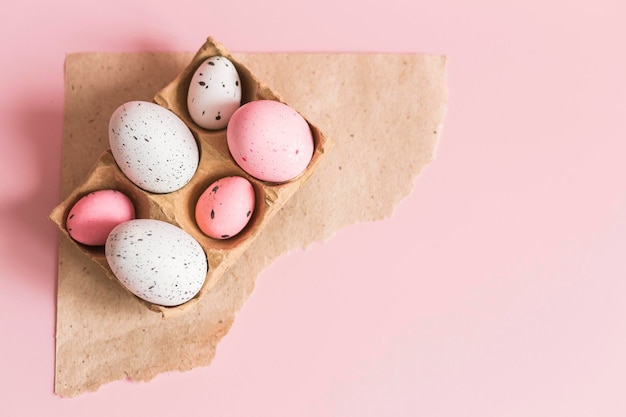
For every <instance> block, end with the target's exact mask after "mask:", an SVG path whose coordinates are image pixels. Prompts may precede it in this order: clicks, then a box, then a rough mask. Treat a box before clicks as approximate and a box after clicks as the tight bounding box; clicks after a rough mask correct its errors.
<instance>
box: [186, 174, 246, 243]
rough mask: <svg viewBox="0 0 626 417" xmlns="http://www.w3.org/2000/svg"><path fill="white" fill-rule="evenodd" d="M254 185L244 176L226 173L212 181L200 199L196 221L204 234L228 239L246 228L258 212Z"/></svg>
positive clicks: (197, 204) (197, 205)
mask: <svg viewBox="0 0 626 417" xmlns="http://www.w3.org/2000/svg"><path fill="white" fill-rule="evenodd" d="M254 201H255V197H254V188H253V187H252V184H250V181H248V180H247V179H245V178H243V177H238V176H233V177H224V178H220V179H219V180H217V181H215V182H214V183H212V184H211V185H210V186H209V187H208V188H207V189H206V190H205V191H204V192H203V193H202V195H201V196H200V198H199V199H198V202H197V203H196V223H198V227H200V230H202V232H203V233H204V234H206V235H207V236H209V237H212V238H215V239H228V238H230V237H233V236H235V235H236V234H238V233H239V232H241V231H242V230H243V228H244V227H246V225H247V224H248V222H249V221H250V217H251V216H252V213H253V212H254Z"/></svg>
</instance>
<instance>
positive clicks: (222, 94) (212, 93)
mask: <svg viewBox="0 0 626 417" xmlns="http://www.w3.org/2000/svg"><path fill="white" fill-rule="evenodd" d="M241 91H242V90H241V80H240V79H239V73H238V72H237V69H236V68H235V65H233V63H232V62H231V61H230V60H229V59H228V58H226V57H223V56H213V57H211V58H208V59H207V60H205V61H204V62H203V63H202V64H200V66H199V67H198V69H196V72H195V73H194V75H193V77H192V78H191V82H190V83H189V91H188V94H187V109H188V110H189V115H190V116H191V119H192V120H193V121H194V122H195V123H196V124H197V125H198V126H200V127H203V128H205V129H209V130H218V129H223V128H225V127H226V126H227V125H228V121H229V120H230V116H232V115H233V113H234V112H235V110H237V108H239V106H240V105H241V94H242V93H241Z"/></svg>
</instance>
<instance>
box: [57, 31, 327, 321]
mask: <svg viewBox="0 0 626 417" xmlns="http://www.w3.org/2000/svg"><path fill="white" fill-rule="evenodd" d="M217 55H219V56H223V57H226V58H228V59H229V60H230V61H231V62H232V63H233V65H235V67H236V68H237V72H238V74H239V77H240V79H241V85H242V87H243V94H242V96H243V97H242V104H245V103H247V102H250V101H254V100H275V101H282V102H284V100H282V99H281V98H280V96H279V95H278V94H277V93H275V92H274V91H272V90H271V89H270V88H269V87H268V86H267V85H265V84H264V83H263V82H262V81H261V80H259V79H258V78H257V77H255V76H254V74H252V73H251V72H250V70H249V69H248V68H247V67H246V66H245V65H243V64H242V63H240V62H238V61H237V60H236V59H235V58H234V57H233V56H232V55H231V54H230V53H229V52H228V51H227V50H226V49H225V48H224V47H223V46H222V45H221V44H219V43H218V42H216V41H215V40H214V39H212V38H209V39H208V40H207V42H205V44H204V45H202V47H201V48H200V49H199V50H198V52H197V53H196V54H195V56H194V57H193V59H191V61H190V62H189V64H188V65H187V66H186V67H185V69H184V70H183V71H182V72H180V74H179V75H178V76H177V77H176V78H175V79H174V80H173V81H172V82H170V83H169V84H168V85H167V86H166V87H165V88H163V89H162V90H160V91H159V92H158V93H157V94H156V96H155V97H154V100H153V101H154V102H156V103H157V104H159V105H161V106H162V107H164V108H167V109H169V110H171V111H172V112H173V113H174V114H176V115H177V116H178V117H179V118H180V119H181V120H182V121H183V122H184V123H185V124H186V125H187V126H188V127H189V129H190V130H191V131H192V133H193V135H194V137H195V138H196V140H197V142H198V148H199V150H200V162H199V166H198V169H197V171H196V172H195V174H194V176H193V178H191V181H189V183H187V184H186V185H185V186H184V187H182V188H181V189H180V190H177V191H174V192H170V193H165V194H154V193H150V192H147V191H144V190H142V189H140V188H139V187H137V186H135V185H134V184H133V183H132V182H131V181H130V180H129V179H128V178H127V177H126V176H125V175H124V173H122V171H121V170H120V169H119V167H118V166H117V164H116V162H115V159H114V158H113V154H112V153H111V151H110V150H106V151H105V152H104V154H103V155H102V156H101V157H100V159H99V160H98V161H97V163H96V165H95V167H94V168H93V169H92V170H91V172H90V174H89V175H88V176H87V178H86V179H85V180H84V181H83V182H82V183H81V184H80V185H79V186H78V187H77V188H75V189H74V190H73V191H72V192H71V193H70V195H69V196H68V197H67V198H65V200H63V202H62V203H61V204H59V205H58V206H57V207H56V208H55V209H54V210H53V211H52V213H51V215H50V218H51V219H52V220H53V221H54V222H55V223H56V224H57V225H58V227H59V228H60V230H61V231H62V233H63V234H64V235H66V237H67V238H70V237H69V233H68V231H67V229H66V226H65V222H66V219H67V216H68V214H69V212H70V210H71V209H72V207H73V206H74V204H76V202H77V201H78V200H79V199H80V198H82V197H83V196H85V195H87V194H89V193H91V192H94V191H98V190H103V189H115V190H118V191H122V192H123V193H124V194H125V195H127V196H128V197H129V198H130V199H131V200H132V201H133V205H134V207H135V211H136V217H137V218H150V219H156V220H163V221H166V222H168V223H171V224H174V225H176V226H178V227H180V228H181V229H183V230H184V231H186V232H187V233H189V234H190V235H191V236H192V237H193V238H194V239H195V240H196V241H198V242H199V243H200V246H202V249H203V250H204V253H205V254H206V256H207V260H208V263H209V270H208V273H207V276H206V280H205V282H204V285H203V286H202V288H201V289H200V291H199V293H198V294H196V295H195V297H193V298H192V299H191V300H189V301H188V302H186V303H184V304H182V305H178V306H175V307H164V306H161V305H156V304H151V303H149V302H147V301H145V300H142V299H140V298H139V297H137V299H138V300H139V301H140V302H142V303H143V304H145V305H146V307H147V308H149V309H151V310H154V311H157V312H160V313H161V314H162V315H163V316H164V317H172V316H173V315H177V314H183V313H185V312H187V311H189V310H190V309H191V308H193V307H194V306H195V305H196V304H197V302H198V301H199V300H200V299H201V298H202V297H203V296H204V295H205V294H206V293H207V292H208V291H210V290H211V288H213V286H214V285H215V284H216V283H217V282H218V281H219V279H220V278H221V276H222V275H223V274H224V272H225V271H227V270H228V269H229V268H230V266H231V265H232V264H233V263H234V262H236V261H237V259H238V258H239V256H241V254H242V253H243V252H245V250H246V249H247V248H248V246H249V245H250V244H251V243H252V242H253V241H254V239H256V238H257V236H258V235H259V234H260V233H261V232H262V231H263V229H264V228H265V226H266V225H267V223H268V222H269V221H270V220H271V219H272V217H273V216H274V215H275V214H276V213H277V212H278V211H279V210H280V209H281V208H282V207H283V205H284V204H285V203H286V202H287V201H289V199H290V198H291V197H292V196H293V195H294V194H295V193H296V192H297V191H298V190H299V189H300V188H301V187H302V186H303V185H304V184H305V183H306V181H308V179H309V178H310V177H311V175H312V174H313V172H314V171H315V169H316V168H317V166H318V165H319V164H320V162H321V160H322V158H323V157H324V156H325V153H326V152H328V150H329V149H330V148H332V142H331V141H330V140H329V139H328V138H326V136H325V135H324V134H323V133H322V132H321V131H320V129H319V128H318V127H317V126H315V125H311V124H309V126H310V129H311V132H312V135H313V140H314V143H315V148H314V150H313V155H312V158H311V161H310V162H309V164H308V166H307V167H306V169H305V170H304V172H302V173H301V174H300V175H298V177H297V178H294V179H293V180H291V181H287V182H283V183H280V184H276V183H269V182H266V181H261V180H258V179H256V178H254V177H252V176H250V175H248V174H247V173H246V172H245V171H244V170H242V169H241V168H240V167H239V166H238V165H237V163H236V162H235V161H234V160H233V158H232V157H231V155H230V152H229V150H228V146H227V143H226V129H220V130H213V131H210V130H206V129H203V128H201V127H199V126H198V125H196V124H195V123H194V122H193V120H192V119H191V117H190V116H189V112H188V111H187V91H188V90H189V83H190V80H191V77H192V76H193V74H194V73H195V71H196V69H197V68H198V67H199V66H200V65H201V64H202V63H203V62H204V61H205V60H206V59H207V58H210V57H212V56H217ZM121 104H123V102H121V103H119V104H118V105H121ZM286 104H288V103H286ZM231 175H236V176H240V177H244V178H247V179H248V181H250V183H251V184H252V187H253V188H254V192H255V195H256V198H255V199H256V205H255V209H254V214H253V215H252V217H251V219H250V222H249V224H248V225H247V226H246V227H245V228H244V230H242V231H241V232H240V233H239V234H237V235H236V236H234V237H232V238H230V239H224V240H218V239H212V238H210V237H208V236H207V235H205V234H204V233H203V232H202V231H201V230H200V228H199V227H198V225H197V223H196V221H195V216H194V208H195V205H196V202H197V201H198V198H199V197H200V194H202V193H203V192H204V191H205V190H206V189H207V187H208V186H209V185H210V184H212V183H213V182H214V181H216V180H218V179H219V178H222V177H225V176H231ZM70 239H71V238H70ZM72 242H74V243H75V244H76V245H77V246H78V248H79V249H80V250H81V251H82V252H84V253H85V255H86V256H87V257H89V258H91V259H92V260H93V261H94V262H96V263H97V264H98V265H100V266H101V267H102V268H103V269H104V271H105V273H106V274H107V275H108V276H109V277H110V278H111V279H114V280H116V279H117V278H116V277H115V275H114V274H113V271H112V270H111V268H110V266H109V264H108V262H107V260H106V257H105V252H104V246H88V245H83V244H80V243H78V242H75V241H73V240H72ZM129 294H132V293H131V292H130V291H129ZM133 297H134V295H133Z"/></svg>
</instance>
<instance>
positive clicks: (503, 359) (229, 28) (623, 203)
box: [0, 0, 626, 417]
mask: <svg viewBox="0 0 626 417" xmlns="http://www.w3.org/2000/svg"><path fill="white" fill-rule="evenodd" d="M409 4H410V5H409ZM3 9H4V10H3V12H2V14H1V17H0V35H1V36H0V42H1V44H2V53H3V61H2V62H3V63H2V65H1V66H0V80H1V81H0V83H1V89H0V91H2V96H3V97H2V100H0V141H1V144H2V152H0V166H1V167H2V175H0V181H1V183H2V185H1V187H0V190H1V193H0V199H1V200H0V201H1V208H2V216H0V225H1V226H0V227H1V229H0V230H1V231H2V233H1V234H0V236H1V237H0V251H1V252H0V306H2V307H0V308H1V309H2V310H1V313H2V314H0V334H2V343H0V371H1V372H0V399H1V401H0V415H24V416H31V415H54V416H86V415H89V416H110V415H128V414H130V412H131V411H132V412H134V413H142V414H145V415H148V414H150V415H155V416H161V415H172V414H174V413H179V412H186V413H192V412H198V411H200V412H202V413H203V415H216V416H251V415H257V416H266V415H271V416H380V415H386V416H416V415H424V416H481V417H484V416H509V417H510V416H569V417H571V416H624V415H626V396H625V395H624V388H625V387H626V353H625V352H626V280H625V279H624V278H625V277H626V256H625V255H626V181H625V180H626V164H624V162H623V157H624V154H626V145H625V144H624V139H625V138H626V127H625V123H624V115H623V113H624V110H625V109H626V79H625V74H626V56H625V53H626V48H625V47H624V39H625V38H626V30H625V29H624V26H623V20H624V19H623V18H624V16H625V15H626V3H624V2H623V1H621V0H614V1H610V0H599V1H595V2H583V1H578V2H557V1H511V2H495V1H468V2H460V1H458V2H455V1H452V0H448V1H440V2H428V3H426V2H421V3H420V2H412V3H409V2H407V1H404V2H403V1H399V0H389V1H386V2H376V3H372V2H357V1H351V2H345V3H341V2H336V1H332V2H331V1H327V0H318V1H315V2H306V3H304V4H303V3H302V2H293V1H287V0H268V1H265V2H253V1H240V2H237V3H229V2H222V3H216V2H197V1H190V0H178V1H176V2H161V1H152V2H143V3H139V2H133V1H127V0H124V1H118V0H115V1H107V2H99V3H95V2H79V1H63V0H60V1H56V2H44V1H38V2H34V1H22V2H12V3H11V6H10V8H9V7H8V6H5V7H4V8H3ZM207 35H212V36H214V37H215V38H217V39H219V40H220V41H221V42H222V43H224V44H225V45H226V46H227V47H228V48H229V49H230V50H232V51H234V52H247V51H249V52H254V51H262V52H266V51H267V52H271V51H337V52H342V51H366V52H368V51H369V52H432V53H437V54H446V55H447V56H448V57H449V61H448V65H449V67H448V79H449V86H450V102H449V112H448V115H447V118H446V123H445V127H444V133H443V137H442V142H441V145H440V147H439V150H438V158H437V162H436V163H435V164H433V165H431V166H430V167H429V168H428V169H427V170H426V171H425V172H424V174H423V175H422V176H421V177H420V178H419V180H418V181H417V183H416V187H415V190H414V192H413V193H412V194H411V195H410V196H409V197H408V198H407V199H406V200H404V201H403V203H402V204H401V205H400V206H399V208H398V209H397V211H396V212H395V213H394V215H393V217H391V218H390V219H388V220H385V221H382V222H378V223H372V224H362V225H358V226H355V227H351V228H349V229H346V230H343V231H341V232H340V233H339V234H338V235H337V236H336V237H335V238H334V239H332V240H331V241H329V242H327V243H324V244H316V245H314V246H313V247H312V248H310V249H309V250H306V251H296V252H294V253H292V254H290V255H289V256H286V257H283V258H281V259H280V260H278V261H277V262H276V263H275V264H274V265H273V266H272V267H270V268H269V269H267V270H266V271H265V272H263V273H262V274H261V276H260V277H259V279H258V281H257V287H256V289H255V292H254V294H253V295H252V297H251V299H250V301H249V302H248V303H247V304H246V306H245V307H244V309H243V310H242V311H241V313H240V314H239V316H238V319H237V321H236V323H235V325H234V326H233V328H232V330H231V332H230V333H229V334H228V335H227V336H226V337H225V338H224V340H223V341H222V342H221V344H220V345H219V347H218V353H217V356H216V358H215V360H214V361H213V363H212V365H211V366H210V367H208V368H199V369H196V370H193V371H190V372H185V373H171V374H165V375H161V376H159V377H157V378H156V379H155V380H153V381H152V382H150V383H133V382H129V381H121V382H116V383H112V384H109V385H106V386H104V387H103V388H101V389H100V390H99V391H98V392H97V393H94V394H86V395H83V396H80V397H78V398H74V399H69V400H67V399H65V400H64V399H60V398H57V397H56V396H54V395H53V393H52V390H53V376H54V332H55V327H54V326H55V316H54V314H55V282H56V257H57V253H56V245H57V235H58V233H57V231H56V229H55V226H54V224H53V223H52V222H51V221H49V220H48V219H47V214H48V213H49V212H50V210H51V209H52V208H53V207H54V206H55V205H56V204H57V203H58V202H59V183H60V178H59V172H60V168H59V167H60V155H61V149H60V144H61V136H62V124H63V62H64V54H65V53H66V52H77V51H146V50H150V51H161V50H187V51H195V50H196V48H197V47H198V46H199V45H200V44H201V43H202V42H203V41H204V40H205V38H206V36H207ZM381 117H384V115H381ZM381 250H383V252H382V255H377V254H379V253H380V251H381ZM416 253H419V254H420V255H419V256H416V255H415V254H416ZM385 262H386V263H395V264H396V265H397V267H396V268H395V271H394V272H393V273H391V274H390V273H387V272H386V269H385V265H384V263H385ZM417 271H419V273H418V272H417ZM381 279H382V280H384V282H385V285H384V286H381V285H379V282H380V280H381Z"/></svg>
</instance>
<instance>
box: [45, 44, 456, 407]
mask: <svg viewBox="0 0 626 417" xmlns="http://www.w3.org/2000/svg"><path fill="white" fill-rule="evenodd" d="M193 56H194V54H192V53H132V54H129V53H85V54H71V55H68V56H67V59H66V98H65V120H64V122H65V124H64V143H63V160H62V186H61V192H62V196H61V197H62V200H63V199H65V198H67V197H68V196H69V195H70V193H71V192H72V191H73V190H74V189H75V188H76V187H78V186H79V185H80V184H81V183H82V182H83V181H84V180H85V178H86V177H87V176H88V174H89V172H90V170H91V169H92V168H93V166H94V164H95V163H96V161H97V160H98V159H99V158H100V157H101V155H102V154H103V152H104V151H105V150H106V149H107V148H108V136H107V127H108V120H109V117H110V115H111V113H112V112H113V111H114V110H115V108H117V106H119V105H120V104H121V103H123V102H125V101H130V100H146V101H150V100H152V98H153V97H154V96H155V95H156V94H157V92H159V91H160V90H161V89H163V88H164V87H165V86H167V85H168V84H169V83H170V82H171V81H172V80H174V79H175V78H176V77H177V76H178V75H179V74H180V73H181V71H183V69H184V68H185V67H186V66H187V65H188V64H189V62H190V60H191V59H192V58H193ZM233 57H234V58H235V59H237V60H238V61H240V62H242V63H244V64H245V65H246V66H247V67H248V68H249V69H250V70H251V72H252V73H254V74H255V75H256V76H257V77H258V78H259V79H260V80H263V81H264V82H265V83H266V84H267V85H268V86H271V88H272V89H273V90H274V91H277V92H278V93H279V94H280V95H281V96H282V98H283V99H284V100H285V101H286V102H287V103H289V104H290V105H291V106H292V107H293V108H295V109H296V110H298V111H299V112H301V113H302V114H303V115H304V116H305V117H306V118H307V119H308V120H309V122H311V123H312V124H314V125H316V126H320V127H321V128H322V129H323V131H324V133H326V134H327V135H328V137H331V138H333V140H334V142H335V146H334V149H333V151H332V152H330V153H329V154H328V155H326V157H325V158H324V159H323V160H322V161H321V163H320V164H319V166H318V168H317V170H316V171H315V173H314V174H313V175H312V176H311V178H310V180H309V181H308V182H307V183H306V184H305V185H304V186H303V187H302V188H301V190H300V191H299V192H298V193H296V194H295V195H294V196H293V197H292V198H291V199H290V200H289V201H288V202H287V203H286V204H285V206H284V207H283V208H282V209H281V210H280V211H279V212H278V213H277V214H276V215H275V216H274V218H273V219H272V220H270V221H269V222H268V223H267V227H266V228H265V229H264V230H263V231H262V233H260V234H259V236H258V237H257V238H256V240H255V241H254V242H252V244H251V245H250V246H249V247H248V249H247V250H246V251H245V252H244V253H243V254H242V255H241V257H240V258H239V259H238V261H237V262H236V263H234V265H232V267H230V269H228V270H227V271H226V273H225V274H224V275H223V276H222V278H221V279H220V280H219V281H218V282H217V283H216V284H215V286H214V287H213V288H212V289H211V290H210V291H208V292H207V293H206V294H205V295H204V296H203V297H202V298H201V299H200V300H199V301H198V302H197V304H196V305H195V306H194V308H193V309H190V311H188V312H186V313H185V314H182V315H177V316H174V317H170V318H167V319H165V320H164V319H163V318H162V315H161V314H159V313H155V312H154V311H151V310H149V309H147V308H146V307H145V305H144V304H142V303H141V302H139V301H138V300H137V299H136V298H134V297H131V296H130V295H129V294H128V293H127V292H126V291H125V290H124V289H123V288H122V287H121V286H120V285H119V284H118V283H117V282H116V281H115V280H112V279H109V278H108V277H107V275H106V273H105V272H104V270H103V269H102V268H101V267H100V266H99V265H98V264H96V263H95V262H93V261H92V260H91V259H90V258H89V257H87V256H85V254H84V253H83V252H82V251H81V250H80V249H79V248H78V247H77V246H76V245H75V244H73V243H72V242H71V241H70V240H69V239H68V238H67V237H66V236H65V235H63V234H62V235H61V236H60V238H59V270H58V275H59V278H58V294H57V339H56V342H57V345H56V374H55V392H56V393H57V394H59V395H61V396H64V397H71V396H75V395H78V394H81V393H84V392H87V391H94V390H96V389H98V387H100V386H101V385H103V384H105V383H108V382H111V381H115V380H119V379H124V378H130V379H133V380H144V381H145V380H149V379H151V378H153V377H154V376H156V375H157V374H159V373H162V372H167V371H175V370H176V371H184V370H189V369H192V368H194V367H198V366H207V365H208V364H209V363H210V362H211V359H212V358H213V357H214V355H215V351H216V346H217V344H218V342H219V341H220V339H221V338H222V337H223V336H224V335H225V334H226V333H227V332H228V330H229V328H230V326H231V325H232V324H233V322H234V320H235V316H236V314H237V312H238V311H239V310H240V309H241V307H242V306H243V304H244V302H245V301H246V299H247V297H248V296H249V295H250V293H251V291H252V290H253V288H254V280H255V277H256V276H257V275H258V273H259V272H260V271H261V270H262V269H263V268H264V267H266V266H267V265H268V264H270V263H271V262H272V261H273V260H274V259H275V258H276V257H278V256H279V255H281V254H284V253H286V252H288V251H289V250H291V249H293V248H300V247H306V246H307V245H309V244H310V243H312V242H314V241H320V240H324V239H327V238H329V237H331V236H332V235H333V234H334V233H335V232H336V231H337V230H339V229H340V228H341V227H344V226H347V225H350V224H354V223H356V222H360V221H372V220H379V219H383V218H385V217H388V216H390V215H391V213H392V212H393V209H394V207H395V206H396V205H397V204H398V202H399V201H400V200H401V199H402V198H403V197H405V196H406V195H408V194H409V193H410V192H411V190H412V188H413V185H414V182H415V178H416V176H417V175H418V174H419V172H420V171H421V170H422V168H423V167H424V166H425V165H427V164H428V163H429V162H431V161H432V160H433V158H434V154H435V149H436V144H437V140H438V137H439V134H440V131H441V124H442V121H443V118H444V114H445V109H446V100H447V87H446V80H445V78H446V74H445V69H446V68H445V66H446V60H445V57H442V56H431V55H419V54H326V53H318V54H300V53H285V54H233ZM172 352H175V354H172Z"/></svg>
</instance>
